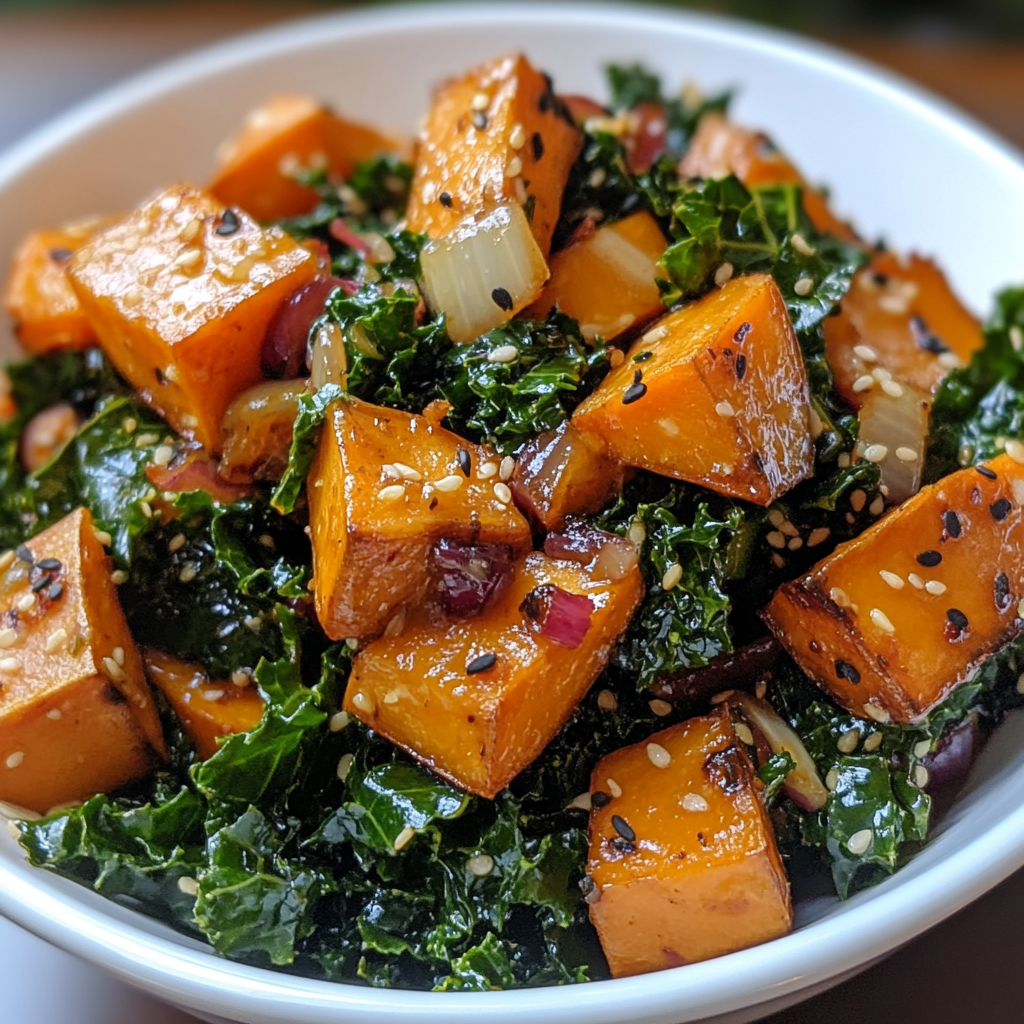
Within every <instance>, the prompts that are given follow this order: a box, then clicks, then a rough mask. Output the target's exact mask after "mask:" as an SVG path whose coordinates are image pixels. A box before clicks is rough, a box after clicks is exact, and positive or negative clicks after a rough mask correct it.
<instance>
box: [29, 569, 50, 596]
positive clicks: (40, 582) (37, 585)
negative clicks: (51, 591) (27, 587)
mask: <svg viewBox="0 0 1024 1024" xmlns="http://www.w3.org/2000/svg"><path fill="white" fill-rule="evenodd" d="M52 582H53V577H52V576H51V575H50V574H49V573H45V572H44V573H43V574H42V576H40V577H39V578H38V579H37V580H35V581H34V582H33V583H32V593H33V594H38V593H39V591H40V590H42V589H43V587H48V586H49V585H50V584H51V583H52Z"/></svg>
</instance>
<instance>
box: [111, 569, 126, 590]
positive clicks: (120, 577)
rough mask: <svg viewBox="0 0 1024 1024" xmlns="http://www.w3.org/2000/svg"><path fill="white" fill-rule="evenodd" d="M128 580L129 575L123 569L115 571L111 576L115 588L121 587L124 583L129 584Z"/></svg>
mask: <svg viewBox="0 0 1024 1024" xmlns="http://www.w3.org/2000/svg"><path fill="white" fill-rule="evenodd" d="M127 580H128V573H126V572H125V571H124V570H123V569H115V570H114V571H113V572H112V573H111V574H110V582H111V583H113V584H114V585H115V586H120V585H121V584H122V583H125V582H127Z"/></svg>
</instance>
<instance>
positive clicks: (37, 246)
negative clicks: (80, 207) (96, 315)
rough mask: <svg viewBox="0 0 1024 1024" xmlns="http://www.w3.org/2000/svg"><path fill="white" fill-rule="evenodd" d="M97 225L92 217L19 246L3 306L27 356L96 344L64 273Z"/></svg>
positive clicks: (37, 233) (32, 236)
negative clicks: (75, 253) (69, 261)
mask: <svg viewBox="0 0 1024 1024" xmlns="http://www.w3.org/2000/svg"><path fill="white" fill-rule="evenodd" d="M101 223H102V222H101V221H100V220H99V219H95V220H92V221H83V222H82V223H81V224H73V225H69V226H68V227H65V228H59V229H57V230H53V231H34V232H32V234H30V235H28V236H27V237H26V238H25V239H24V240H23V241H22V242H21V244H20V245H19V246H18V248H17V250H16V252H15V254H14V258H13V260H12V261H11V270H10V273H9V275H8V277H7V284H6V287H5V288H4V296H3V304H4V308H5V309H6V310H7V312H8V313H9V314H10V316H11V319H12V320H14V325H15V332H16V333H17V336H18V341H19V342H20V343H21V347H22V348H23V349H25V351H26V352H30V353H31V354H32V355H37V356H38V355H43V354H44V353H46V352H56V351H59V350H62V349H83V348H88V347H89V346H90V345H95V344H96V332H95V331H94V330H93V328H92V325H91V324H90V323H89V321H88V319H87V318H86V315H85V313H84V312H83V311H82V307H81V306H80V305H79V303H78V299H77V297H76V296H75V293H74V291H72V289H71V285H70V283H69V282H68V279H67V276H66V274H65V273H64V271H65V268H66V267H67V263H68V260H69V259H70V258H71V256H72V254H73V253H74V252H76V251H77V250H78V249H79V248H81V246H82V245H84V244H85V243H86V242H88V241H89V239H90V238H91V237H92V236H93V235H94V234H95V232H96V230H97V228H99V227H100V225H101Z"/></svg>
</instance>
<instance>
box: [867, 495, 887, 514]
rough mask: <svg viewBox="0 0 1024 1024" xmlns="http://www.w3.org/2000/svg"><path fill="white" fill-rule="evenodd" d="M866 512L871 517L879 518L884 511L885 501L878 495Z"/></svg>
mask: <svg viewBox="0 0 1024 1024" xmlns="http://www.w3.org/2000/svg"><path fill="white" fill-rule="evenodd" d="M868 511H869V512H870V513H871V514H872V515H873V516H880V515H881V514H882V513H883V512H884V511H885V499H884V498H883V497H882V496H881V495H878V497H877V498H875V500H874V501H873V502H871V504H870V505H869V506H868Z"/></svg>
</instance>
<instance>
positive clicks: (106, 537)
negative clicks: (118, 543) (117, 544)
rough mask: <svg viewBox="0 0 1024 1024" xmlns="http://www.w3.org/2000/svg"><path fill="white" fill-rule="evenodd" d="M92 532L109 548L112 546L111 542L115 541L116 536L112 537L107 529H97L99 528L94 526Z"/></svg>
mask: <svg viewBox="0 0 1024 1024" xmlns="http://www.w3.org/2000/svg"><path fill="white" fill-rule="evenodd" d="M92 533H93V536H94V537H95V538H96V539H97V540H98V541H99V542H100V543H101V544H102V545H103V546H104V547H105V548H109V547H110V545H111V544H112V543H113V542H114V538H113V537H111V536H110V534H109V533H107V531H106V530H97V529H96V527H93V530H92Z"/></svg>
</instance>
